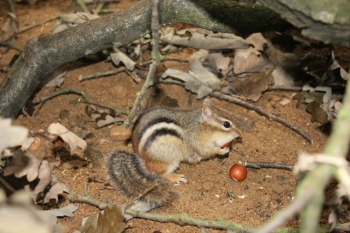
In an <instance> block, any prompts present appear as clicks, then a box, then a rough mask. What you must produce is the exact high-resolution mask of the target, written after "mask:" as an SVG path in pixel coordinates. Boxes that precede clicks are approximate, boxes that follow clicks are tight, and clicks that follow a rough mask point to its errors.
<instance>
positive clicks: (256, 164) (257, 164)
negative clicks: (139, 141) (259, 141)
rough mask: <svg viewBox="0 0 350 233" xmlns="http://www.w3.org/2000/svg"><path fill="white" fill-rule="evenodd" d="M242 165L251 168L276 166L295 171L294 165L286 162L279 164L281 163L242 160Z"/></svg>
mask: <svg viewBox="0 0 350 233" xmlns="http://www.w3.org/2000/svg"><path fill="white" fill-rule="evenodd" d="M240 163H242V165H244V166H245V167H250V168H256V169H260V168H275V169H284V170H289V171H293V166H292V165H286V164H279V163H266V162H240Z"/></svg>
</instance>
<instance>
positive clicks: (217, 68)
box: [208, 53, 231, 75]
mask: <svg viewBox="0 0 350 233" xmlns="http://www.w3.org/2000/svg"><path fill="white" fill-rule="evenodd" d="M230 61H231V59H230V58H229V57H224V56H223V55H222V53H211V54H209V55H208V62H209V67H210V68H211V70H212V71H213V72H214V73H216V74H223V75H226V74H227V72H228V71H229V70H230V66H229V65H230Z"/></svg>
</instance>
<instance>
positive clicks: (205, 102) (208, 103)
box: [203, 99, 213, 107]
mask: <svg viewBox="0 0 350 233" xmlns="http://www.w3.org/2000/svg"><path fill="white" fill-rule="evenodd" d="M204 106H210V107H212V106H213V104H212V103H211V101H210V100H208V99H205V100H204V102H203V107H204Z"/></svg>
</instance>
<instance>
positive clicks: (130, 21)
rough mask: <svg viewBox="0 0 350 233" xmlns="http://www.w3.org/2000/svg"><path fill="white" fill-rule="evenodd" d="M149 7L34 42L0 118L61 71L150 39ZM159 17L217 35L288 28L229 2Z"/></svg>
mask: <svg viewBox="0 0 350 233" xmlns="http://www.w3.org/2000/svg"><path fill="white" fill-rule="evenodd" d="M151 3H152V0H145V1H142V2H139V3H137V4H136V5H134V6H133V7H130V8H128V9H125V10H124V11H120V12H116V13H113V14H111V15H107V16H105V17H101V18H99V19H96V20H92V21H90V22H88V23H85V24H82V25H79V26H77V27H74V28H70V29H67V30H65V31H63V32H61V33H57V34H52V35H51V34H50V35H41V36H39V37H38V38H34V39H31V40H30V41H29V42H28V43H27V45H26V46H25V48H24V50H23V53H22V54H21V55H20V57H19V58H18V59H17V61H16V62H15V64H14V65H13V66H12V68H11V70H10V71H9V73H8V74H7V75H6V77H5V79H4V81H3V82H2V83H1V84H0V116H3V117H15V116H16V115H17V114H18V113H19V111H20V110H21V108H22V107H23V106H24V105H25V103H26V102H27V101H28V99H29V98H30V97H31V96H32V95H33V93H34V92H35V90H36V89H37V87H38V86H39V84H40V83H41V82H42V81H43V80H44V79H45V78H46V77H47V76H48V75H49V74H50V73H52V72H53V71H54V70H55V69H57V68H58V67H60V66H62V65H64V64H66V63H68V62H71V61H74V60H76V59H78V58H81V57H84V56H85V55H88V54H93V53H97V52H99V51H102V50H104V49H107V48H110V47H112V46H113V45H124V44H127V43H129V42H132V41H134V40H135V39H137V38H139V37H141V36H142V35H144V34H146V33H148V32H149V31H150V28H151V13H152V12H151V9H152V8H151ZM159 12H160V22H161V23H162V24H163V25H165V24H170V23H180V22H183V23H188V24H192V25H195V26H198V27H201V28H205V29H208V30H211V31H219V32H235V31H240V32H243V33H252V32H255V31H264V30H271V29H272V28H273V29H274V30H278V29H282V28H285V27H288V26H290V25H289V24H288V23H286V22H285V21H284V20H281V18H280V17H279V16H278V15H277V14H275V13H274V12H272V11H271V10H268V9H267V8H265V7H262V6H257V5H256V6H252V5H243V4H240V3H234V2H233V1H231V0H224V1H209V0H192V1H189V0H176V1H175V0H162V1H160V5H159ZM247 16H248V17H247ZM267 19H268V20H267Z"/></svg>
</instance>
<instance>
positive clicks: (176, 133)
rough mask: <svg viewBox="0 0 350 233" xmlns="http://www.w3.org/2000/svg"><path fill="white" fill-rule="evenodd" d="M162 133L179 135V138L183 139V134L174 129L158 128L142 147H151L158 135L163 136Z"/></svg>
mask: <svg viewBox="0 0 350 233" xmlns="http://www.w3.org/2000/svg"><path fill="white" fill-rule="evenodd" d="M162 135H171V136H174V137H177V138H179V139H181V140H182V136H181V135H180V134H179V133H178V132H177V131H176V130H174V129H167V128H163V129H158V130H156V131H154V132H153V133H152V134H151V135H150V136H149V138H147V141H146V143H145V145H144V147H143V148H142V149H146V148H149V147H150V146H151V144H152V143H153V141H154V140H156V138H157V137H159V136H162Z"/></svg>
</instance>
